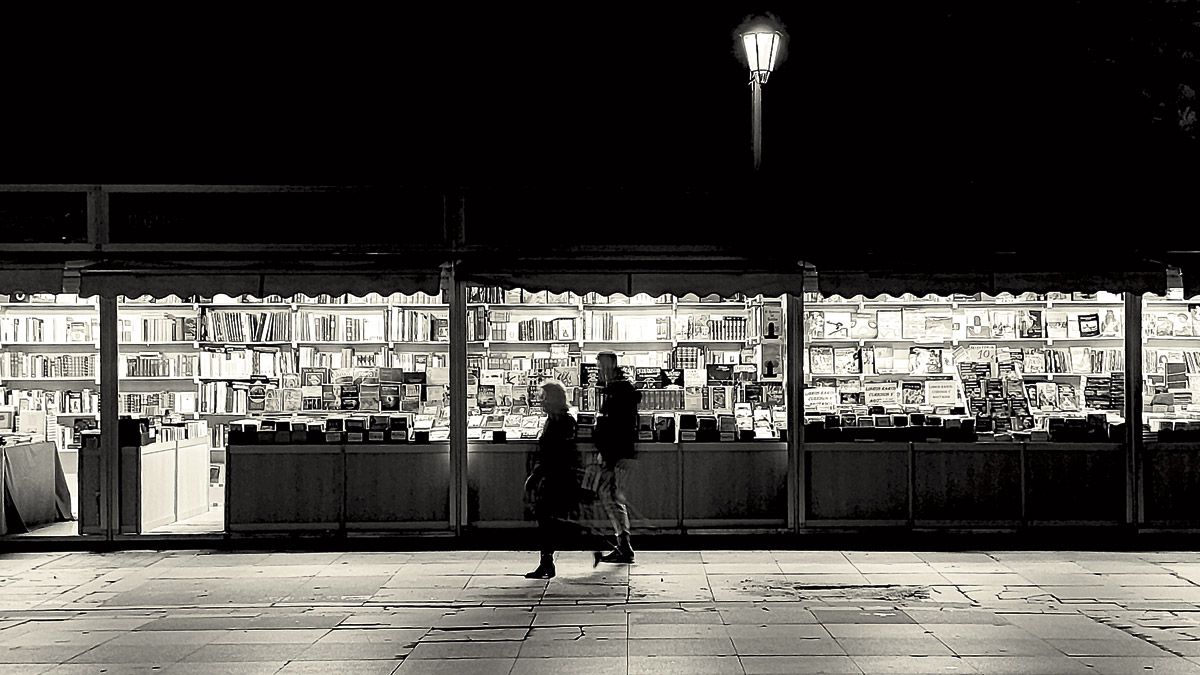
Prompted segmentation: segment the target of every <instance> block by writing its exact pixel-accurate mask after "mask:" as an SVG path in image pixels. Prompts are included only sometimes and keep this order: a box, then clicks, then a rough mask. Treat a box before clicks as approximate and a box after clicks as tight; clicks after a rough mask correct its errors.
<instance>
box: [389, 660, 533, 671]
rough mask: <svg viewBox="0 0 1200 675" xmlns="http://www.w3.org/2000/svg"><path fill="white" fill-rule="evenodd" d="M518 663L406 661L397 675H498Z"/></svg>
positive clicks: (498, 661)
mask: <svg viewBox="0 0 1200 675" xmlns="http://www.w3.org/2000/svg"><path fill="white" fill-rule="evenodd" d="M516 662H517V660H516V659H446V660H444V661H425V660H421V661H418V660H415V659H405V660H404V662H403V663H401V664H400V667H399V668H397V669H396V675H497V673H508V672H510V671H511V670H512V668H513V665H514V664H515V663H516Z"/></svg>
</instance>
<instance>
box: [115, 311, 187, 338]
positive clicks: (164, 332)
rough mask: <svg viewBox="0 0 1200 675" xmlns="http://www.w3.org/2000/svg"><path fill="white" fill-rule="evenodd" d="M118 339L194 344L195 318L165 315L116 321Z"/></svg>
mask: <svg viewBox="0 0 1200 675" xmlns="http://www.w3.org/2000/svg"><path fill="white" fill-rule="evenodd" d="M117 332H118V339H119V340H120V341H121V342H125V343H130V342H195V341H196V340H198V339H199V337H198V336H197V333H196V317H195V316H186V315H176V314H170V313H168V314H165V315H164V316H162V317H146V316H143V317H129V318H119V319H117Z"/></svg>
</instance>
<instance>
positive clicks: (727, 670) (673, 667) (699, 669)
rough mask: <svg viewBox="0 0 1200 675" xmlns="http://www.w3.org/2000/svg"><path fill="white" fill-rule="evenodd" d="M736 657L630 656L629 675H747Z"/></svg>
mask: <svg viewBox="0 0 1200 675" xmlns="http://www.w3.org/2000/svg"><path fill="white" fill-rule="evenodd" d="M745 672H746V671H745V669H743V668H742V663H741V661H740V660H739V659H738V657H736V656H630V657H629V675H674V674H676V673H689V675H693V674H694V675H745Z"/></svg>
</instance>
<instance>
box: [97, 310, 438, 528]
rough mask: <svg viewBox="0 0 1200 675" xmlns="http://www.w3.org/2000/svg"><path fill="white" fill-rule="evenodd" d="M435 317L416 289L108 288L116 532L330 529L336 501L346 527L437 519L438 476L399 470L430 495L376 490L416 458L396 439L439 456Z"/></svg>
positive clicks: (336, 520) (394, 486)
mask: <svg viewBox="0 0 1200 675" xmlns="http://www.w3.org/2000/svg"><path fill="white" fill-rule="evenodd" d="M448 314H449V309H448V306H447V305H445V304H444V303H443V302H442V298H441V297H440V296H430V295H426V294H423V293H417V294H414V295H405V294H400V293H396V294H392V295H386V296H385V295H380V294H368V295H367V296H364V297H359V296H353V295H339V296H331V295H320V296H315V297H313V296H306V295H295V296H290V297H281V296H271V297H266V298H256V297H253V296H226V295H217V296H214V297H211V298H210V297H191V298H186V299H184V298H179V297H175V296H172V297H167V298H157V299H156V298H151V297H149V296H145V297H141V298H137V299H124V300H123V302H122V303H121V305H120V312H119V323H120V339H121V343H122V344H121V356H122V359H123V362H122V365H121V368H122V370H121V373H122V379H121V413H122V416H123V417H125V418H128V419H129V420H130V422H129V423H128V424H129V425H131V426H130V427H129V429H128V431H129V432H130V434H129V435H127V436H126V437H125V439H124V440H123V442H122V445H123V446H124V447H123V448H122V452H123V453H125V455H128V457H126V459H127V462H126V463H127V465H128V466H136V467H140V469H139V471H138V472H136V473H132V474H130V475H128V476H123V481H124V483H123V490H124V491H125V493H126V495H125V497H124V499H123V501H122V507H123V512H122V513H123V515H122V532H124V533H126V534H192V533H212V532H221V531H224V530H226V529H227V528H228V529H230V530H233V531H248V530H275V531H287V530H295V529H300V530H304V529H318V530H320V529H337V528H340V527H341V526H342V522H341V520H340V516H339V514H342V503H343V499H345V502H346V504H347V507H346V508H347V513H346V514H345V520H346V522H345V526H346V527H348V528H352V529H353V528H365V529H372V528H375V527H378V528H390V527H395V526H404V525H406V524H408V523H409V522H410V521H414V520H415V521H420V522H428V523H433V524H437V523H439V522H440V525H441V527H447V526H448V518H449V516H448V513H447V508H448V506H447V496H448V494H449V492H448V490H449V477H448V473H446V475H445V476H443V477H442V478H441V479H437V478H435V477H433V476H430V475H423V476H422V475H417V474H412V475H410V478H412V479H413V480H427V481H428V483H429V485H430V486H435V485H436V484H439V483H440V484H441V485H442V488H441V490H440V494H438V495H437V496H436V497H434V498H433V499H434V500H435V501H433V502H432V503H428V504H427V503H422V504H412V503H408V504H405V505H401V506H402V507H403V508H401V506H397V505H396V504H394V503H390V502H393V501H395V500H396V499H403V497H404V494H405V493H404V490H403V489H401V488H399V487H398V485H399V483H400V482H402V479H401V478H398V477H397V476H398V474H401V473H404V472H406V471H408V468H407V467H406V464H405V462H406V461H408V460H409V459H411V460H412V461H413V462H414V463H415V462H418V461H420V460H417V459H414V458H413V457H415V456H408V455H401V454H398V453H395V452H394V451H392V450H391V449H392V448H394V447H395V446H396V445H397V444H403V445H406V446H411V445H412V444H414V443H419V444H429V443H431V442H432V443H433V447H432V448H431V451H430V453H429V454H431V455H439V456H438V457H437V458H435V459H436V462H435V463H437V464H438V466H439V467H440V466H441V465H442V464H445V465H446V467H447V468H448V466H449V461H448V458H449V443H448V439H449V424H450V417H449V412H450V411H449V406H448V405H447V400H448V393H447V390H448V388H449V386H448V385H449V363H448V346H449V331H448V318H449V316H448ZM135 420H136V421H135ZM139 426H140V428H138V427H139ZM231 444H233V445H237V446H239V447H238V448H236V449H231V447H230V446H231ZM366 446H373V447H374V450H371V449H369V448H366ZM233 452H240V453H242V454H241V455H239V456H240V457H242V458H241V459H233V461H231V456H230V455H231V453H233ZM389 452H390V453H391V454H390V455H389V454H388V453H389ZM135 455H136V457H135ZM343 455H345V456H344V458H343ZM442 456H444V457H442ZM343 460H344V461H343ZM372 463H374V464H372ZM264 475H269V476H272V480H266V481H264V479H263V476H264ZM389 481H390V482H391V484H390V486H389V485H388V482H389ZM135 485H137V487H138V489H137V490H134V489H133V487H134V486H135ZM273 486H278V488H277V489H275V488H274V487H273ZM201 488H203V489H201ZM227 490H228V491H227ZM280 490H283V491H286V492H287V493H288V494H289V495H291V497H286V496H282V497H281V493H280V492H279V491H280ZM343 491H345V494H344V495H343ZM437 492H438V491H437V490H436V489H435V490H434V493H435V494H436V493H437ZM130 494H140V495H141V501H140V504H133V503H132V502H131V501H130V499H131V498H130V497H129V496H128V495H130ZM227 501H229V513H230V521H231V522H229V523H226V521H225V518H226V502H227ZM285 502H286V503H285ZM389 504H390V505H389ZM405 509H408V510H407V511H406V510H405ZM127 512H128V513H127ZM331 513H332V514H333V515H332V516H329V514H331ZM429 513H433V515H429ZM322 514H324V515H322ZM441 521H445V522H441Z"/></svg>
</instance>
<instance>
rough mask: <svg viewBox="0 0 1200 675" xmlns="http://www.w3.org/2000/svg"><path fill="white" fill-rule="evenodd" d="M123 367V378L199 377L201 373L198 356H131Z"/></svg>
mask: <svg viewBox="0 0 1200 675" xmlns="http://www.w3.org/2000/svg"><path fill="white" fill-rule="evenodd" d="M121 365H122V372H121V376H122V377H198V376H199V375H200V373H201V370H200V357H199V355H197V354H162V353H160V352H143V353H140V354H129V355H125V356H124V359H123V361H122V362H121Z"/></svg>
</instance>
